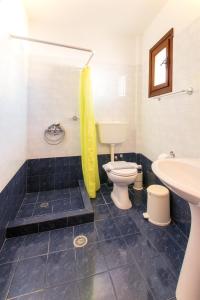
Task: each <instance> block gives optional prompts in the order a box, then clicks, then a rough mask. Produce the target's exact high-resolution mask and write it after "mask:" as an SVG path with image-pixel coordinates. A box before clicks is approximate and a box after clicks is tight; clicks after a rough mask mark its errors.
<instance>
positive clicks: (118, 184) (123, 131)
mask: <svg viewBox="0 0 200 300" xmlns="http://www.w3.org/2000/svg"><path fill="white" fill-rule="evenodd" d="M127 129H128V123H124V122H107V123H105V122H104V123H98V124H97V131H98V136H99V140H100V142H101V143H102V144H109V145H110V155H111V162H110V163H108V164H106V165H104V166H103V168H104V170H105V171H106V173H107V175H108V178H109V179H110V180H111V181H112V182H113V191H112V193H111V198H112V200H113V202H114V204H115V205H116V206H117V207H118V208H120V209H129V208H131V207H132V203H131V201H130V199H129V195H128V186H129V184H132V183H134V181H135V179H136V177H137V168H138V165H137V164H135V163H129V162H126V161H114V146H115V144H120V143H123V142H124V141H125V140H126V138H127Z"/></svg>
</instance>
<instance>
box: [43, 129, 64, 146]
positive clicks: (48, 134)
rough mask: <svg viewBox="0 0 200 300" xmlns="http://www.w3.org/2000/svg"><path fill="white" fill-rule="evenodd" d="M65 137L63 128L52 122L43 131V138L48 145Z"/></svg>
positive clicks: (58, 142)
mask: <svg viewBox="0 0 200 300" xmlns="http://www.w3.org/2000/svg"><path fill="white" fill-rule="evenodd" d="M64 137H65V130H64V129H63V128H62V127H61V125H60V124H52V125H50V126H49V127H48V128H47V129H46V130H45V131H44V140H45V141H46V142H47V143H48V144H49V145H58V144H60V143H61V142H62V141H63V139H64Z"/></svg>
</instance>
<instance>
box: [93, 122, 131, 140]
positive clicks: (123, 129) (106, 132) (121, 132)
mask: <svg viewBox="0 0 200 300" xmlns="http://www.w3.org/2000/svg"><path fill="white" fill-rule="evenodd" d="M96 125H97V133H98V137H99V141H100V142H101V143H102V144H120V143H123V142H125V140H126V139H127V131H128V123H125V122H100V123H97V124H96Z"/></svg>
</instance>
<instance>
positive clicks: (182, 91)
mask: <svg viewBox="0 0 200 300" xmlns="http://www.w3.org/2000/svg"><path fill="white" fill-rule="evenodd" d="M193 92H194V90H193V88H192V87H189V88H187V89H184V90H180V91H177V92H172V93H168V94H163V95H160V96H158V97H157V96H155V97H153V99H157V100H158V101H160V100H161V99H162V98H164V97H169V96H173V95H177V94H187V95H192V94H193Z"/></svg>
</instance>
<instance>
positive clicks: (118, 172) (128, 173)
mask: <svg viewBox="0 0 200 300" xmlns="http://www.w3.org/2000/svg"><path fill="white" fill-rule="evenodd" d="M111 173H112V174H114V175H118V176H122V177H129V176H133V175H135V174H137V169H120V170H119V169H117V170H112V171H111Z"/></svg>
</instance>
